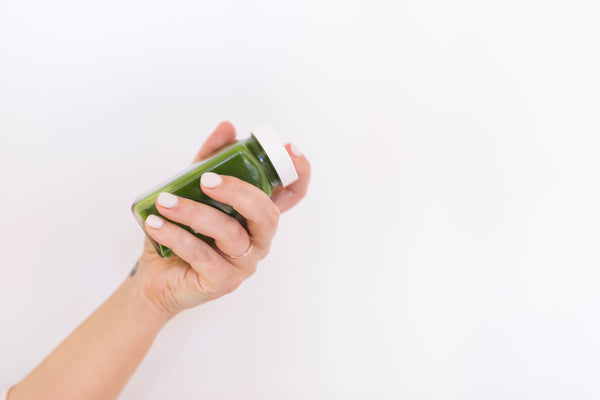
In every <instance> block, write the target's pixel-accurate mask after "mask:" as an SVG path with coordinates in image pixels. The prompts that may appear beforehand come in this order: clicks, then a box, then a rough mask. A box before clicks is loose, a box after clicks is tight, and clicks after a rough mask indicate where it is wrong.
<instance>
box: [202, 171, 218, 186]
mask: <svg viewBox="0 0 600 400" xmlns="http://www.w3.org/2000/svg"><path fill="white" fill-rule="evenodd" d="M221 182H223V178H221V177H220V176H219V175H218V174H215V173H214V172H206V173H204V174H202V177H201V178H200V183H202V186H206V187H207V188H210V189H212V188H216V187H217V186H219V185H220V184H221Z"/></svg>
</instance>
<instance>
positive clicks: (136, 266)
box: [129, 261, 140, 276]
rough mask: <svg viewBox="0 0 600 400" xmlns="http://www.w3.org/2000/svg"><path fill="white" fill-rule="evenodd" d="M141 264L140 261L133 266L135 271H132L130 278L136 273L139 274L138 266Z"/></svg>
mask: <svg viewBox="0 0 600 400" xmlns="http://www.w3.org/2000/svg"><path fill="white" fill-rule="evenodd" d="M139 263H140V262H139V261H136V262H135V265H134V266H133V269H132V270H131V272H130V273H129V276H134V275H135V273H136V272H137V269H138V264H139Z"/></svg>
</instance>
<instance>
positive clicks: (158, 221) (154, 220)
mask: <svg viewBox="0 0 600 400" xmlns="http://www.w3.org/2000/svg"><path fill="white" fill-rule="evenodd" d="M146 223H147V224H148V226H149V227H150V228H154V229H158V228H161V227H162V226H163V224H164V223H165V221H163V219H162V218H161V217H159V216H157V215H148V218H146Z"/></svg>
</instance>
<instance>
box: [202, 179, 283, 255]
mask: <svg viewBox="0 0 600 400" xmlns="http://www.w3.org/2000/svg"><path fill="white" fill-rule="evenodd" d="M200 183H201V188H202V191H203V192H204V193H205V194H206V195H208V196H210V197H212V198H213V199H215V200H217V201H220V202H221V203H225V204H228V205H230V206H231V207H233V208H234V209H235V210H236V211H237V212H238V213H240V214H241V215H242V216H243V217H244V218H246V220H247V226H248V231H249V232H250V237H251V239H252V243H253V245H254V246H255V247H258V248H260V249H263V250H267V249H268V248H269V246H270V244H271V240H272V239H273V236H274V235H275V232H276V231H277V225H278V223H279V208H278V207H277V205H276V204H275V203H273V202H272V201H271V199H270V198H269V196H268V195H267V194H266V193H265V192H263V191H262V190H260V189H259V188H257V187H256V186H254V185H251V184H249V183H247V182H244V181H242V180H240V179H238V178H234V177H233V176H225V175H217V174H215V173H212V172H207V173H205V174H204V175H202V178H201V179H200Z"/></svg>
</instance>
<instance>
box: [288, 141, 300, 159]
mask: <svg viewBox="0 0 600 400" xmlns="http://www.w3.org/2000/svg"><path fill="white" fill-rule="evenodd" d="M290 150H292V153H294V155H295V156H296V157H302V151H301V150H300V149H299V148H298V146H296V145H295V144H292V145H291V146H290Z"/></svg>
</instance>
